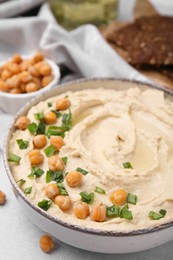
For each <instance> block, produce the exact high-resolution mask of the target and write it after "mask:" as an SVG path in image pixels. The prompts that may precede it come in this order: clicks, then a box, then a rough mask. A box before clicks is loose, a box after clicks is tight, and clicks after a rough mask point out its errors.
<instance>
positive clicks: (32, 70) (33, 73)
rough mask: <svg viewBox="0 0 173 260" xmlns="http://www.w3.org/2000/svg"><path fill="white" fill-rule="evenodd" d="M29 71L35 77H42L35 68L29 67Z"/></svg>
mask: <svg viewBox="0 0 173 260" xmlns="http://www.w3.org/2000/svg"><path fill="white" fill-rule="evenodd" d="M28 71H29V73H30V74H31V75H32V76H34V77H39V76H40V73H39V70H38V69H36V68H35V67H34V66H31V67H29V68H28Z"/></svg>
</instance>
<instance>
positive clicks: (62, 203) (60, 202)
mask: <svg viewBox="0 0 173 260" xmlns="http://www.w3.org/2000/svg"><path fill="white" fill-rule="evenodd" d="M54 202H55V204H56V205H57V206H58V207H59V208H60V209H61V210H62V211H66V210H69V209H70V208H71V206H72V201H71V199H70V197H69V196H64V195H59V196H56V197H55V199H54Z"/></svg>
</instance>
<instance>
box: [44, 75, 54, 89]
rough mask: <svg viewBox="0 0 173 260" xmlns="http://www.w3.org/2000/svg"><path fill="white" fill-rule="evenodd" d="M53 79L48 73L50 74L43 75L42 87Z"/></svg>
mask: <svg viewBox="0 0 173 260" xmlns="http://www.w3.org/2000/svg"><path fill="white" fill-rule="evenodd" d="M52 80H53V76H52V75H50V76H45V77H44V78H43V79H42V82H41V84H42V86H43V87H46V86H47V85H48V84H49V83H50V82H51V81H52Z"/></svg>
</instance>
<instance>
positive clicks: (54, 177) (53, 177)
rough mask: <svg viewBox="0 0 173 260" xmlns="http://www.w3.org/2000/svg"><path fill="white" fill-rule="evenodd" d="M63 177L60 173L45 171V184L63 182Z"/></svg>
mask: <svg viewBox="0 0 173 260" xmlns="http://www.w3.org/2000/svg"><path fill="white" fill-rule="evenodd" d="M63 180H64V176H63V172H62V171H56V172H53V171H47V173H46V182H47V183H48V182H51V181H56V182H63Z"/></svg>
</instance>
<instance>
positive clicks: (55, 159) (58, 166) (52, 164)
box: [48, 155, 64, 172]
mask: <svg viewBox="0 0 173 260" xmlns="http://www.w3.org/2000/svg"><path fill="white" fill-rule="evenodd" d="M48 166H49V170H51V171H53V172H55V171H63V169H64V163H63V160H62V159H61V158H60V157H59V156H58V155H52V156H51V157H49V159H48Z"/></svg>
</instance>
